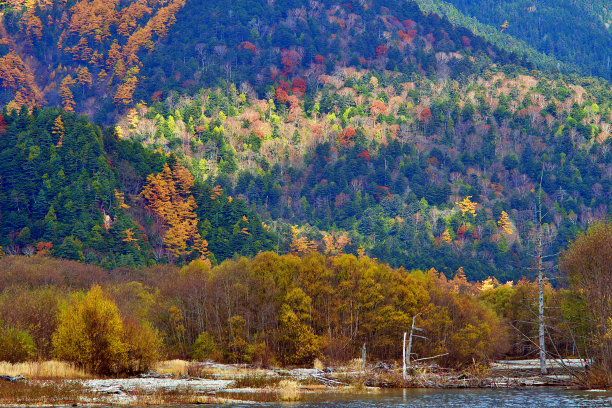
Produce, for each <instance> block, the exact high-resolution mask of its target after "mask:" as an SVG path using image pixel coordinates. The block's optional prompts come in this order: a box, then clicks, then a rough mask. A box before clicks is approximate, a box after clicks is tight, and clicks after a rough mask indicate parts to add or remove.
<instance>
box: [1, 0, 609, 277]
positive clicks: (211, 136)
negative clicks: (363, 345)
mask: <svg viewBox="0 0 612 408" xmlns="http://www.w3.org/2000/svg"><path fill="white" fill-rule="evenodd" d="M417 3H419V4H417ZM424 3H425V2H422V1H420V2H405V1H399V0H396V1H387V2H382V1H354V2H349V3H344V4H338V3H336V2H334V1H305V0H304V1H291V2H289V1H269V2H267V3H261V2H252V1H233V2H232V3H231V4H230V5H228V4H221V3H218V2H210V1H195V0H139V1H101V0H93V1H90V0H79V1H74V0H72V1H71V0H68V1H51V0H47V1H39V2H35V4H34V5H33V4H32V3H31V2H27V4H26V3H24V2H20V1H18V0H12V1H9V2H8V5H4V6H2V7H3V11H2V14H3V18H2V20H1V22H2V24H1V25H0V36H1V37H0V80H1V81H2V82H1V83H0V87H2V90H3V91H2V93H1V94H0V102H2V103H3V104H5V105H6V106H5V108H4V110H3V112H2V116H1V117H0V118H1V120H0V147H1V148H2V155H3V161H2V165H1V166H0V176H1V180H2V183H1V184H0V210H1V219H0V242H1V244H2V245H3V247H4V249H5V252H8V253H13V254H18V253H25V254H32V253H34V252H37V251H38V252H41V251H42V252H45V251H46V252H50V253H52V254H53V255H55V256H59V257H64V258H69V259H76V260H86V261H90V262H96V263H100V264H102V265H104V266H107V267H116V266H121V265H130V266H136V265H143V264H150V263H153V262H166V261H172V262H179V263H180V262H184V261H188V260H190V259H193V258H196V257H207V258H209V259H210V260H211V261H212V262H213V263H216V262H218V261H221V260H223V259H226V258H231V257H232V256H234V255H235V254H241V255H255V254H257V253H258V252H259V251H262V250H276V251H277V252H278V253H290V252H291V253H296V254H300V255H305V254H307V253H309V252H313V251H321V252H324V253H327V254H329V255H335V254H339V253H342V252H345V253H354V254H364V253H365V254H368V255H370V256H373V257H376V258H378V259H380V260H382V261H384V262H388V263H390V264H391V265H392V266H404V267H407V268H421V269H423V270H427V269H429V268H432V267H435V268H436V269H437V270H438V271H441V272H444V273H445V274H446V275H450V276H452V275H454V274H455V273H456V272H457V271H464V272H465V274H466V275H467V276H468V278H470V279H480V280H483V279H485V278H486V277H487V276H489V275H495V276H496V277H498V278H499V279H501V280H506V279H520V277H521V276H524V275H527V276H530V275H532V274H533V272H532V261H533V254H534V245H535V242H536V237H537V234H538V233H539V231H542V233H543V237H544V242H545V244H546V248H545V249H546V253H547V254H556V253H557V252H558V251H559V249H561V248H564V247H565V246H566V245H567V243H568V241H569V240H570V239H572V238H573V237H574V236H575V235H576V234H577V232H578V231H580V230H582V229H584V228H585V227H586V226H587V225H588V224H589V223H590V222H591V221H593V220H595V219H598V218H601V217H604V216H606V215H607V214H610V212H611V207H610V203H611V202H612V150H611V149H610V147H611V144H612V138H611V137H610V129H611V125H610V124H611V123H612V87H610V84H609V83H608V82H606V81H605V80H602V79H598V78H585V77H580V76H578V75H576V74H572V75H566V74H563V73H560V72H556V71H557V70H559V71H561V72H569V71H568V70H571V65H572V64H573V63H575V61H576V60H578V59H582V60H584V61H585V64H587V65H588V64H590V65H588V66H587V65H585V66H583V67H582V69H585V70H586V71H584V72H593V73H596V74H599V75H601V76H604V77H606V76H608V77H609V72H607V71H601V72H599V71H595V70H592V71H589V70H590V69H591V68H592V67H594V66H599V67H601V68H602V69H604V68H605V64H602V61H601V60H598V59H596V58H595V57H594V56H597V57H600V56H602V55H605V52H604V51H605V49H606V47H607V46H606V44H607V43H606V42H605V41H607V40H605V38H609V37H606V35H609V32H606V31H605V29H604V31H597V30H598V29H597V30H596V28H597V27H598V26H594V24H595V23H592V19H595V18H596V17H593V16H597V15H600V14H598V13H599V11H600V10H604V9H603V8H597V7H595V6H596V5H595V4H594V5H593V8H592V10H593V12H592V13H588V15H585V16H584V18H583V19H581V20H580V21H581V24H586V25H587V26H588V27H590V28H591V30H590V31H588V30H587V31H584V30H582V31H581V35H584V36H585V37H580V36H578V37H576V38H574V39H572V41H574V40H576V41H590V42H591V43H592V42H594V40H593V39H594V38H602V39H604V40H602V41H601V42H597V44H595V45H593V47H592V48H590V51H589V49H587V48H585V49H584V54H578V53H577V51H575V50H576V49H577V48H578V46H577V45H576V43H574V42H571V41H570V42H565V40H564V37H563V36H560V37H554V42H555V44H565V45H564V47H565V48H563V50H561V49H560V50H561V51H559V52H555V53H552V54H551V55H554V57H556V58H557V59H558V60H561V61H563V62H564V63H567V64H562V63H559V62H558V60H556V59H554V58H552V57H550V56H546V55H544V54H541V53H538V52H537V51H535V50H534V49H530V48H529V46H527V45H526V44H532V45H533V47H534V48H535V49H538V50H540V51H542V52H545V53H548V49H546V47H544V46H543V45H542V44H540V43H537V42H534V41H535V40H533V38H532V37H529V36H526V37H521V35H519V34H518V33H515V32H514V31H513V30H515V29H518V27H521V25H520V24H519V23H515V22H513V21H510V19H508V20H509V26H508V29H507V30H505V32H504V34H503V35H501V36H498V37H495V38H496V39H495V44H496V45H493V43H491V42H489V41H490V40H491V39H487V36H486V35H485V36H484V37H480V36H478V35H475V34H473V32H472V31H471V30H470V29H468V28H469V27H468V24H458V23H457V21H456V20H454V19H453V17H452V16H449V17H450V18H451V19H453V21H454V24H457V26H455V25H453V24H451V23H450V22H449V21H448V20H447V19H446V18H443V17H439V16H438V15H437V14H433V13H431V14H425V13H423V12H422V11H421V8H422V7H424V6H423V4H424ZM452 3H453V4H455V3H457V4H455V5H456V6H457V8H459V9H461V5H462V4H463V3H461V2H452ZM485 3H486V4H485ZM24 4H26V5H24ZM576 4H577V3H576ZM511 5H513V7H514V6H516V7H518V2H507V4H506V3H504V7H506V8H504V9H503V11H504V13H509V12H510V10H513V9H511V8H509V7H510V6H511ZM466 7H467V6H466ZM492 7H497V6H495V5H493V4H491V5H488V2H483V10H489V9H491V8H492ZM499 7H501V6H499ZM538 7H540V6H538ZM576 7H578V6H576ZM542 9H544V6H542V7H541V8H539V9H538V10H542ZM559 9H560V6H555V7H553V6H550V7H549V8H546V9H545V10H548V11H547V12H549V13H552V14H550V15H555V16H556V14H555V13H557V12H558V11H559ZM563 10H565V11H566V10H569V9H567V8H566V9H563ZM464 11H465V12H466V14H469V13H468V12H469V11H470V10H468V9H465V10H464ZM565 11H564V12H565ZM542 12H543V11H542ZM523 14H525V13H523ZM573 14H574V15H573V16H572V18H573V19H578V18H579V17H580V16H579V15H576V14H577V13H573ZM474 15H475V14H474ZM546 15H548V14H546ZM535 16H536V14H533V15H531V14H529V16H527V17H525V18H524V19H523V20H522V21H523V22H522V23H521V24H525V27H532V26H533V24H534V23H533V21H535V20H532V19H533V18H536V17H535ZM476 17H478V16H476ZM500 18H502V20H504V19H506V18H504V17H503V14H502V17H500ZM593 21H595V20H593ZM483 23H487V24H491V25H493V26H495V25H498V22H497V21H493V20H491V21H487V20H485V19H484V18H483ZM501 23H503V21H501ZM501 23H499V24H501ZM591 23H592V24H591ZM546 24H550V21H548V22H547V23H546ZM568 24H569V23H568ZM598 24H603V23H601V22H599V23H598ZM461 25H465V26H466V28H464V27H461ZM602 26H603V25H602ZM547 27H550V26H548V25H545V26H543V28H542V30H543V31H542V32H541V33H544V32H546V30H549V29H551V28H547ZM593 27H595V28H593ZM476 31H477V30H476ZM562 33H565V31H564V30H560V32H559V33H558V35H561V34H562ZM506 34H511V35H515V36H516V37H517V38H523V40H524V41H525V42H524V43H520V42H519V41H518V40H516V39H514V37H511V36H506ZM565 34H567V33H565ZM567 35H569V34H567ZM504 38H511V39H512V41H513V42H512V43H510V42H508V43H504ZM534 38H535V37H534ZM551 38H552V37H551ZM491 41H493V40H491ZM508 41H510V40H508ZM551 41H553V40H551ZM516 44H519V45H520V46H518V45H516ZM600 46H601V47H604V48H603V49H600V48H597V47H600ZM517 47H518V48H517ZM542 47H543V48H542ZM608 49H609V48H608ZM521 50H523V51H524V52H523V53H522V54H521V52H522V51H521ZM572 50H574V51H572ZM602 50H603V51H602ZM589 52H590V53H591V54H589ZM570 57H571V58H570ZM566 65H567V66H566ZM589 67H591V68H589ZM535 68H541V69H542V70H543V71H536V70H535ZM22 104H25V105H26V106H27V107H29V108H30V110H29V111H28V109H26V108H22V109H19V107H20V106H21V105H22ZM44 105H51V106H58V107H59V106H61V107H62V108H63V110H60V109H58V108H44V109H39V108H38V106H44ZM72 111H76V112H79V113H85V114H87V115H88V116H89V117H90V118H91V119H93V121H94V122H97V123H100V124H103V125H104V127H102V128H99V127H97V126H96V125H93V124H91V123H90V122H88V120H87V119H86V118H85V117H83V116H78V115H77V114H75V113H72ZM187 170H189V171H187ZM540 185H541V189H540ZM540 202H541V205H542V207H543V220H542V223H543V225H542V226H541V228H538V227H539V224H538V223H537V222H536V217H535V214H536V207H537V206H538V203H540ZM553 260H554V257H553V258H547V262H548V264H547V265H548V266H549V267H552V261H553Z"/></svg>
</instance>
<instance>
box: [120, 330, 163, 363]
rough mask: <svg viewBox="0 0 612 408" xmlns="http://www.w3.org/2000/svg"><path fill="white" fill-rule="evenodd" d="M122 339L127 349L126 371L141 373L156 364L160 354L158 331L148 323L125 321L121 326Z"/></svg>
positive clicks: (160, 344) (160, 342) (160, 341)
mask: <svg viewBox="0 0 612 408" xmlns="http://www.w3.org/2000/svg"><path fill="white" fill-rule="evenodd" d="M123 339H124V342H125V345H126V347H127V361H128V371H129V372H132V373H142V372H145V371H149V369H150V368H151V367H152V366H153V364H154V363H156V362H157V361H158V360H159V358H160V355H161V352H162V347H163V346H162V340H161V337H160V335H159V331H158V330H157V329H156V328H154V327H152V326H151V324H150V323H148V322H137V321H134V320H127V321H125V322H124V324H123Z"/></svg>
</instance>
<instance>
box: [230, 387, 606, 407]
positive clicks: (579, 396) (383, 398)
mask: <svg viewBox="0 0 612 408" xmlns="http://www.w3.org/2000/svg"><path fill="white" fill-rule="evenodd" d="M307 398H308V399H307V400H306V401H302V402H298V403H285V404H258V405H257V407H262V408H263V407H266V408H268V407H270V408H271V407H292V408H293V407H295V408H297V407H304V408H306V407H309V408H318V407H349V408H361V407H364V408H365V407H377V408H378V407H405V408H412V407H414V408H421V407H422V408H434V407H435V408H438V407H440V408H446V407H449V408H453V407H471V408H502V407H517V408H518V407H520V408H531V407H533V408H556V407H559V408H562V407H563V408H565V407H571V408H573V407H578V408H581V407H597V408H599V407H601V408H603V407H606V408H612V392H596V391H595V392H593V391H567V390H560V389H557V388H537V389H518V390H489V389H483V390H414V389H410V390H392V391H382V392H379V393H373V394H327V395H317V396H312V397H307ZM224 406H225V407H230V406H231V407H248V406H250V407H253V405H246V404H240V405H224Z"/></svg>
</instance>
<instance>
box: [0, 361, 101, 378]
mask: <svg viewBox="0 0 612 408" xmlns="http://www.w3.org/2000/svg"><path fill="white" fill-rule="evenodd" d="M0 375H10V376H12V377H14V376H17V375H23V376H24V377H26V378H28V379H37V380H49V379H64V380H76V379H84V378H91V375H89V374H88V373H87V372H85V370H83V369H80V368H77V367H75V366H74V365H72V364H69V363H66V362H63V361H54V360H51V361H30V362H26V363H17V364H11V363H7V362H6V361H1V362H0Z"/></svg>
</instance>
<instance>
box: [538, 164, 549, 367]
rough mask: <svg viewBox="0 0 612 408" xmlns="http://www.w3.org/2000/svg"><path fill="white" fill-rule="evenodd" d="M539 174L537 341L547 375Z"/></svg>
mask: <svg viewBox="0 0 612 408" xmlns="http://www.w3.org/2000/svg"><path fill="white" fill-rule="evenodd" d="M543 176H544V167H542V173H541V174H540V190H539V191H538V250H537V251H538V252H537V257H538V339H539V346H540V373H541V374H542V375H545V374H547V373H548V370H547V369H546V338H545V333H544V265H543V264H542V177H543Z"/></svg>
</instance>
